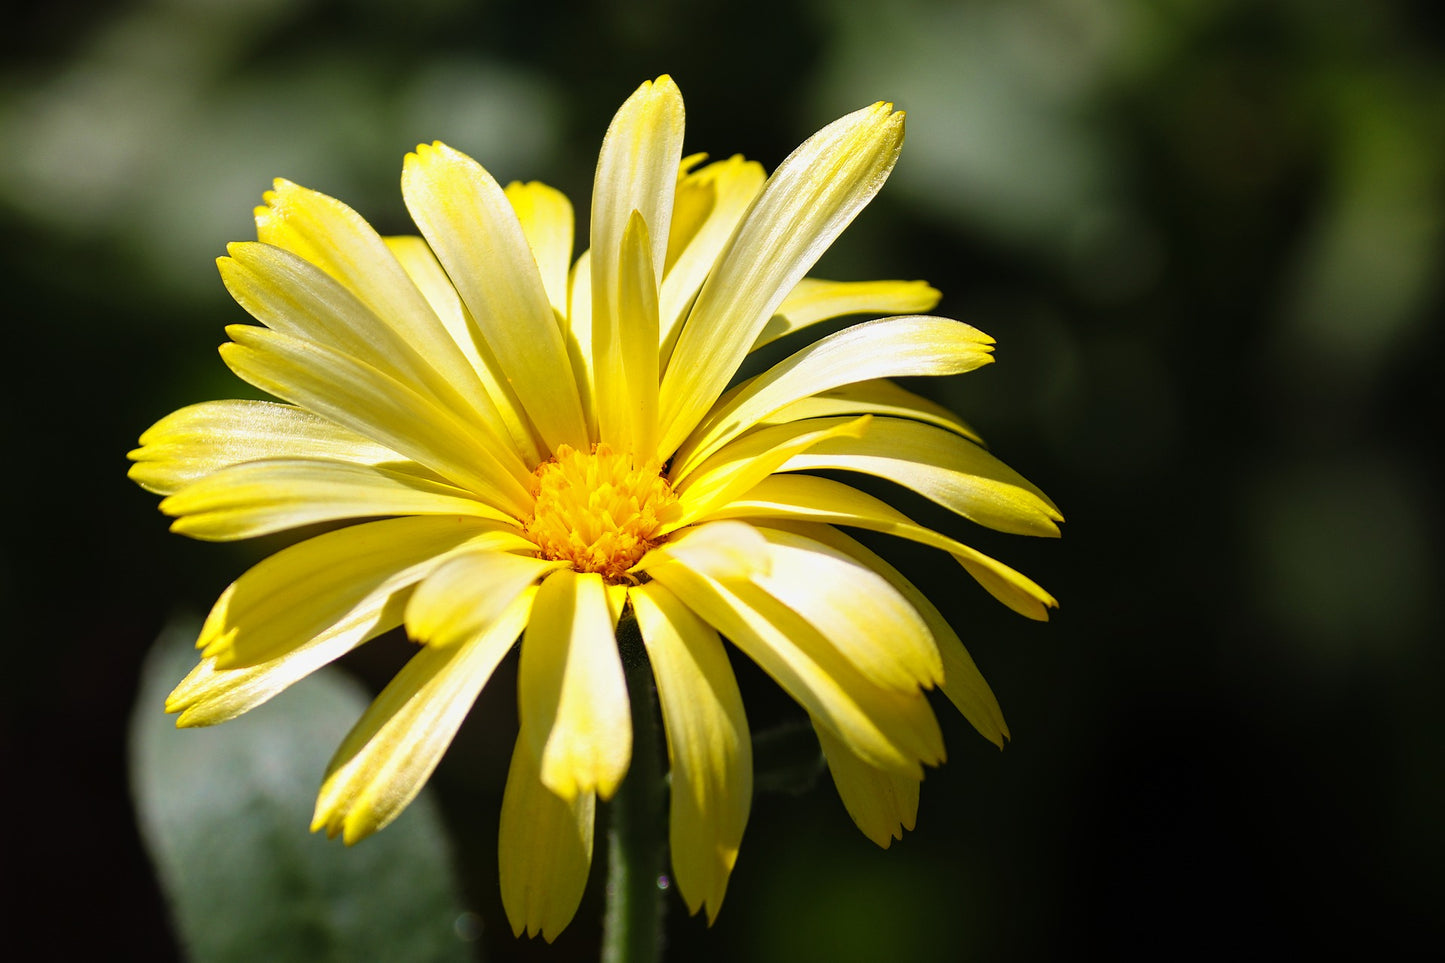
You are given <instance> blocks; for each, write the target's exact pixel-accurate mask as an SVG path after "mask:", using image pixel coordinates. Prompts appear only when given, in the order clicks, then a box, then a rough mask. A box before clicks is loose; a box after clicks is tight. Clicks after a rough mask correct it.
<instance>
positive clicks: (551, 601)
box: [517, 569, 632, 800]
mask: <svg viewBox="0 0 1445 963" xmlns="http://www.w3.org/2000/svg"><path fill="white" fill-rule="evenodd" d="M614 625H615V623H614V621H613V618H612V611H611V606H610V605H609V604H608V598H607V592H606V590H605V586H604V585H603V582H602V577H601V576H600V575H597V574H595V573H591V572H586V573H578V572H574V571H572V570H571V569H562V570H560V571H557V572H553V573H552V574H551V575H549V576H547V578H546V580H545V581H543V582H542V587H541V589H540V590H539V591H538V593H537V603H536V608H535V610H534V612H533V616H532V621H531V622H530V623H529V624H528V625H527V633H526V637H525V638H524V639H523V640H522V658H521V665H520V666H519V668H518V674H517V702H518V711H519V712H520V714H521V717H522V735H523V737H524V738H525V740H526V743H527V746H528V747H529V748H530V749H531V751H532V753H533V755H534V756H535V758H536V759H537V765H538V769H539V771H540V772H541V778H542V782H543V783H544V784H545V785H546V786H547V787H548V788H549V789H551V790H552V791H553V792H555V793H557V794H558V795H559V796H562V797H563V798H564V799H569V800H570V799H575V798H576V797H577V796H578V795H580V794H583V793H590V792H596V793H597V794H598V795H599V796H601V797H602V798H603V799H609V798H611V796H612V794H613V792H615V791H616V789H617V786H618V784H619V783H620V782H621V781H622V777H623V776H624V775H625V774H626V773H627V764H628V762H629V761H630V760H631V758H632V716H631V710H630V708H629V707H630V703H629V702H628V698H627V681H626V679H625V678H624V677H623V673H622V661H621V659H620V658H619V657H618V654H617V640H616V637H615V636H614V634H613V629H614Z"/></svg>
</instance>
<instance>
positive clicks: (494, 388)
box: [385, 235, 543, 465]
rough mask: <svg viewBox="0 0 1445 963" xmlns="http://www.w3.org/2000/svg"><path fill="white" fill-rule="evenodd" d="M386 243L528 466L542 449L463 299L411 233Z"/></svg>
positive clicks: (422, 242) (436, 262) (532, 463)
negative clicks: (462, 357)
mask: <svg viewBox="0 0 1445 963" xmlns="http://www.w3.org/2000/svg"><path fill="white" fill-rule="evenodd" d="M385 240H386V246H387V247H388V248H390V249H391V253H392V254H394V255H395V256H396V259H397V260H398V261H399V262H401V266H402V268H404V269H405V270H406V273H407V276H408V277H410V278H411V280H412V283H413V284H415V285H416V286H417V287H418V288H419V289H421V293H422V294H423V295H424V296H425V297H426V299H427V303H428V304H430V305H431V308H432V310H433V311H435V312H436V315H437V317H439V318H441V322H442V324H444V325H446V329H447V331H448V332H449V333H450V334H451V336H452V339H453V340H455V341H456V343H457V346H458V347H459V348H461V351H462V354H463V355H465V356H466V359H467V363H468V364H470V365H471V366H472V368H473V369H475V370H476V372H477V377H478V378H480V379H481V382H482V386H483V387H484V388H485V389H486V392H487V396H488V397H489V398H491V400H492V404H493V405H494V406H495V407H496V413H497V414H496V416H497V418H498V419H499V421H500V423H501V424H502V426H503V430H502V431H501V432H499V434H501V435H505V437H507V438H510V439H511V441H512V444H513V445H514V446H516V449H517V451H518V453H519V454H521V456H522V460H523V461H525V462H526V463H527V464H528V465H535V464H537V463H538V462H539V461H542V460H543V457H542V454H541V451H542V449H541V448H540V447H539V446H540V445H541V439H540V438H538V437H537V434H536V432H535V431H534V430H533V429H532V426H531V423H530V422H528V420H527V415H526V412H525V411H523V409H522V402H521V401H519V400H518V399H517V393H516V392H515V391H513V390H512V386H511V385H509V384H508V383H507V379H506V375H505V374H504V373H503V372H502V369H501V365H499V364H498V363H497V359H496V357H495V356H494V355H493V354H492V349H491V348H490V347H489V346H488V345H487V342H486V341H485V340H484V339H483V338H482V336H481V333H480V332H478V331H477V323H476V322H475V321H473V320H472V317H471V315H469V314H467V310H466V308H464V307H463V306H462V299H461V297H460V296H459V295H458V294H457V289H456V288H454V287H452V282H451V279H450V278H448V277H447V272H446V271H445V270H443V269H442V265H441V262H440V261H438V260H437V259H436V255H435V254H433V253H432V250H431V248H430V247H428V246H427V243H426V241H424V240H422V239H421V238H419V237H416V236H415V235H405V236H400V237H388V238H386V239H385Z"/></svg>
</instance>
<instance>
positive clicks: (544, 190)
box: [505, 181, 573, 318]
mask: <svg viewBox="0 0 1445 963" xmlns="http://www.w3.org/2000/svg"><path fill="white" fill-rule="evenodd" d="M505 193H506V195H507V200H508V201H510V202H511V204H512V210H514V211H516V212H517V221H518V223H520V224H521V225H522V233H523V234H525V235H526V237H527V246H528V247H530V248H531V249H532V257H533V258H535V259H536V261H537V270H538V271H539V272H540V273H541V275H542V286H543V287H544V288H546V289H547V300H548V301H549V302H551V304H552V310H553V311H555V312H557V315H558V316H559V317H563V318H565V317H566V316H567V268H568V266H569V265H570V264H571V263H572V230H573V228H572V202H571V201H569V200H567V195H566V194H563V193H562V192H561V191H559V190H557V189H556V188H554V187H548V186H547V185H546V184H542V183H540V182H538V181H530V182H528V183H526V184H523V183H522V182H520V181H513V182H512V183H510V184H508V185H507V188H506V191H505Z"/></svg>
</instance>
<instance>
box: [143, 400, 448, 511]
mask: <svg viewBox="0 0 1445 963" xmlns="http://www.w3.org/2000/svg"><path fill="white" fill-rule="evenodd" d="M126 457H127V458H129V459H130V460H131V461H133V462H135V464H134V465H132V466H131V467H130V478H131V480H133V481H135V482H136V483H137V484H139V485H140V486H141V487H142V488H144V489H146V490H147V491H151V492H155V493H156V494H158V495H170V494H172V493H174V492H177V491H179V490H180V489H182V488H184V487H185V486H186V485H189V484H190V483H191V482H193V481H195V480H197V479H198V478H203V477H205V476H206V475H209V474H210V473H211V472H213V471H218V470H219V469H222V468H226V467H228V466H230V465H238V464H241V463H242V462H248V461H255V460H256V459H259V458H326V459H332V460H336V461H349V462H352V463H354V464H357V465H385V466H387V467H388V468H392V469H403V470H407V471H408V472H409V473H410V474H418V473H420V474H424V475H430V474H431V473H430V472H428V471H427V470H426V469H424V468H422V467H421V466H420V465H417V464H415V463H412V462H409V461H408V460H407V459H406V458H405V457H404V456H403V455H400V454H398V453H397V452H395V451H393V450H391V449H390V448H387V447H386V446H385V445H380V444H377V443H376V442H374V441H372V440H371V439H370V438H367V437H365V436H363V435H359V434H357V433H356V432H354V431H352V430H351V429H349V428H343V427H341V426H340V425H338V424H336V423H335V422H332V421H327V420H326V419H325V418H321V417H319V416H317V415H313V414H312V413H311V412H309V411H305V410H303V409H301V408H296V407H293V406H291V405H280V404H276V403H275V402H273V401H204V402H201V403H200V404H198V405H188V406H187V407H185V408H182V409H180V410H179V411H173V412H171V413H170V414H169V415H166V416H165V417H164V418H162V419H161V420H160V421H158V422H156V423H155V424H154V425H152V426H151V427H149V428H147V429H146V430H145V432H144V433H143V434H142V435H141V436H140V447H139V448H137V449H135V450H134V451H132V452H130V453H129V454H128V455H127V456H126Z"/></svg>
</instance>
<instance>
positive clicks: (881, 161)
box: [658, 103, 903, 454]
mask: <svg viewBox="0 0 1445 963" xmlns="http://www.w3.org/2000/svg"><path fill="white" fill-rule="evenodd" d="M902 143H903V115H902V114H901V113H894V112H893V108H892V105H889V104H881V103H880V104H874V105H873V106H872V107H866V108H864V109H863V110H859V111H855V112H854V113H851V114H849V115H847V116H846V117H843V118H840V119H839V120H836V121H834V122H833V123H832V124H829V125H828V126H827V127H825V128H823V129H822V130H820V131H819V132H818V133H816V134H814V135H813V136H812V137H810V138H809V139H808V140H807V141H805V142H804V143H803V144H802V146H800V147H799V148H798V149H797V150H795V151H793V153H792V154H791V155H789V156H788V158H787V159H786V160H784V161H783V163H782V164H781V165H779V167H778V169H777V170H776V171H775V172H774V173H773V176H772V177H771V178H769V179H768V182H767V184H765V185H764V186H763V189H762V192H761V193H760V194H759V195H758V197H757V199H756V200H755V201H754V202H753V204H752V206H751V207H750V208H749V209H748V212H747V214H746V215H744V217H743V219H742V221H741V222H740V223H739V224H738V227H737V229H736V231H735V232H734V233H733V235H732V238H731V239H730V240H729V242H728V245H727V248H726V249H725V250H724V252H723V253H722V254H721V255H720V256H719V257H718V259H717V263H716V266H715V267H714V268H713V270H712V272H711V273H710V274H709V276H708V279H707V281H706V282H705V283H704V284H703V287H702V290H701V291H700V292H699V293H698V296H697V301H696V303H695V304H694V305H693V308H692V310H691V312H690V313H689V314H688V318H687V321H686V322H685V323H684V324H683V328H682V332H681V334H679V336H678V340H677V346H676V348H674V350H673V352H672V355H671V357H670V359H669V360H668V365H667V373H666V374H665V375H664V376H663V380H662V389H661V393H660V395H659V401H658V403H659V405H660V409H661V413H662V438H661V445H660V446H659V450H660V451H661V452H663V453H665V454H667V453H671V452H672V451H673V450H674V449H676V448H677V446H678V445H679V444H681V443H682V441H683V439H684V438H686V437H687V436H688V435H689V434H691V432H692V429H693V427H694V426H695V425H696V424H697V423H698V422H699V421H700V420H701V419H702V417H703V416H704V415H705V414H706V413H707V411H708V409H709V408H710V407H711V406H712V403H713V401H714V399H716V398H717V396H718V395H719V394H721V393H722V390H723V388H724V387H725V386H726V385H727V383H728V381H729V380H731V378H732V376H733V373H734V372H735V371H737V368H738V365H739V363H741V361H742V359H743V357H744V356H745V355H746V354H747V352H748V350H749V349H750V348H751V347H752V344H753V341H754V339H756V338H757V336H758V332H760V331H761V330H762V329H763V326H764V325H765V324H767V322H768V319H769V318H771V317H772V315H773V311H774V310H775V309H776V308H777V306H778V305H779V304H780V303H782V301H783V298H784V297H786V296H787V294H788V292H789V291H791V290H792V289H793V288H794V287H795V286H796V285H797V283H798V282H799V281H801V280H802V279H803V275H805V274H806V273H807V272H808V269H809V268H811V267H812V266H813V264H814V263H815V262H816V261H817V260H818V258H819V257H820V256H821V255H822V254H823V252H824V251H825V250H827V248H828V246H829V245H830V244H832V243H833V240H834V239H835V238H836V237H837V236H838V235H839V234H840V233H841V232H842V231H843V229H844V228H845V227H846V226H847V225H848V223H849V222H850V221H852V220H853V217H854V216H855V215H856V214H857V213H858V212H859V211H860V210H862V209H863V206H864V205H866V204H867V203H868V201H870V200H871V199H872V198H873V195H874V194H876V193H877V192H878V190H879V188H881V187H882V186H883V182H884V180H886V179H887V177H888V173H889V171H891V170H892V169H893V164H894V161H895V160H897V157H898V150H899V147H900V146H901V144H902Z"/></svg>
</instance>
